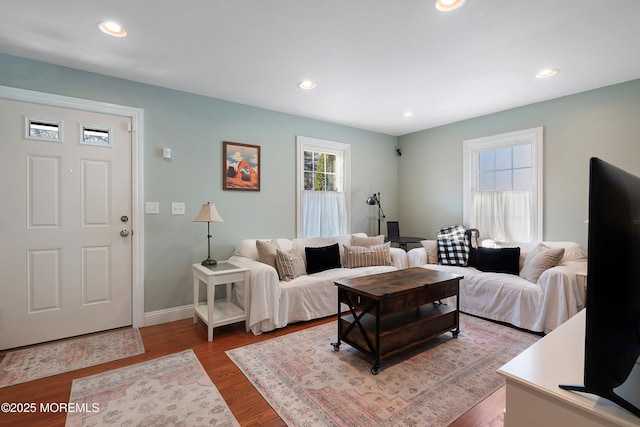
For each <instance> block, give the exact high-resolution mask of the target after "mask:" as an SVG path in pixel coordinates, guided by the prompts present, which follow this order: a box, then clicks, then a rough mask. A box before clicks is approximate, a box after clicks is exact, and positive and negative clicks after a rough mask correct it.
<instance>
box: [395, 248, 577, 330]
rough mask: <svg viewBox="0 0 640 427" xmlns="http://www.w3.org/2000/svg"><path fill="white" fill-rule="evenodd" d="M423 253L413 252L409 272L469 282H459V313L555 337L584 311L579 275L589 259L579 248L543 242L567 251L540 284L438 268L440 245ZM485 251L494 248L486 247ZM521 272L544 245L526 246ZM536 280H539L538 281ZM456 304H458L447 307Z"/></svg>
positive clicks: (474, 270)
mask: <svg viewBox="0 0 640 427" xmlns="http://www.w3.org/2000/svg"><path fill="white" fill-rule="evenodd" d="M422 245H423V247H421V248H415V249H411V250H410V251H409V252H408V254H407V257H408V263H409V267H424V268H430V269H434V270H439V271H448V272H452V273H457V274H460V275H462V276H464V279H462V280H461V281H460V293H459V298H460V311H462V312H464V313H468V314H472V315H476V316H480V317H484V318H487V319H491V320H496V321H500V322H506V323H509V324H511V325H514V326H517V327H520V328H524V329H527V330H530V331H534V332H545V333H548V332H551V331H552V330H553V329H555V328H556V327H558V326H559V325H560V324H562V323H563V322H565V321H566V320H568V319H569V318H570V317H572V316H573V315H575V314H577V313H578V311H580V310H581V309H582V308H583V307H584V289H583V288H582V287H581V286H579V283H578V277H577V273H581V274H586V271H587V255H586V253H585V252H584V250H583V249H582V248H581V247H580V245H578V244H577V243H574V242H543V245H544V246H546V247H547V248H556V249H558V248H563V249H564V253H563V254H562V258H561V260H560V261H559V263H558V264H557V265H555V266H553V267H551V268H548V269H546V270H544V271H542V272H538V273H541V274H539V277H538V278H537V280H535V281H531V280H527V279H526V278H524V277H521V276H520V275H517V274H507V273H495V272H487V271H480V270H479V269H477V268H475V267H460V266H453V265H440V264H438V247H437V241H436V240H425V241H423V242H422ZM482 246H489V247H491V246H494V247H495V245H494V244H492V243H491V242H483V243H482ZM517 246H518V247H519V248H520V256H519V266H517V267H518V271H519V272H522V270H523V267H524V262H525V260H526V259H527V255H528V254H529V253H531V252H532V251H533V250H537V249H536V248H537V247H538V248H539V243H523V244H520V245H517ZM536 276H537V275H536ZM447 302H448V303H453V304H455V299H452V300H451V301H447Z"/></svg>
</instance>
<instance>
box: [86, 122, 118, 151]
mask: <svg viewBox="0 0 640 427" xmlns="http://www.w3.org/2000/svg"><path fill="white" fill-rule="evenodd" d="M80 129H81V135H82V140H81V141H80V144H82V145H93V146H96V147H112V146H113V144H112V142H111V129H108V128H99V127H96V126H90V127H89V126H80Z"/></svg>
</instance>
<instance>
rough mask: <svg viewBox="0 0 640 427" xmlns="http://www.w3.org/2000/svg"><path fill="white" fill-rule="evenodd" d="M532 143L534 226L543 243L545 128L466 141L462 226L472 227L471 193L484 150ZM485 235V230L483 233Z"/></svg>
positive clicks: (539, 239) (536, 234) (463, 169)
mask: <svg viewBox="0 0 640 427" xmlns="http://www.w3.org/2000/svg"><path fill="white" fill-rule="evenodd" d="M525 143H528V144H531V174H532V176H531V183H532V185H533V200H535V203H536V206H535V209H534V212H535V216H536V217H535V219H534V221H533V222H532V224H533V228H534V229H533V233H532V235H533V236H534V239H536V240H537V241H542V236H543V212H544V206H543V201H544V198H543V190H544V187H543V128H542V127H536V128H531V129H525V130H519V131H515V132H508V133H503V134H499V135H492V136H487V137H483V138H475V139H469V140H466V141H464V142H463V147H464V148H463V168H462V171H463V189H462V191H463V193H462V194H463V208H462V210H463V223H464V224H466V225H467V226H469V224H470V219H471V206H472V202H471V193H472V191H475V189H476V185H477V179H476V178H477V176H478V170H479V165H478V153H479V152H480V151H483V150H488V149H496V148H502V147H509V146H515V145H521V144H525ZM480 233H482V230H480Z"/></svg>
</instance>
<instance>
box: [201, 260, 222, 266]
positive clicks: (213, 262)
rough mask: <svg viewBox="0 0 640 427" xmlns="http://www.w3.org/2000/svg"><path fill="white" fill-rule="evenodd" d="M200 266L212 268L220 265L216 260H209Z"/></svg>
mask: <svg viewBox="0 0 640 427" xmlns="http://www.w3.org/2000/svg"><path fill="white" fill-rule="evenodd" d="M200 264H202V265H205V266H207V267H211V266H212V265H216V264H218V261H216V260H215V259H211V258H207V259H205V260H204V261H202V262H201V263H200Z"/></svg>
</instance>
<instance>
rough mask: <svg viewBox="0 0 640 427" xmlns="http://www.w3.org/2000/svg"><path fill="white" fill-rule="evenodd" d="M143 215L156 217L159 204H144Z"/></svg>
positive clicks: (158, 211)
mask: <svg viewBox="0 0 640 427" xmlns="http://www.w3.org/2000/svg"><path fill="white" fill-rule="evenodd" d="M144 211H145V213H148V214H152V215H157V214H159V213H160V202H147V203H146V204H145V209H144Z"/></svg>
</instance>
